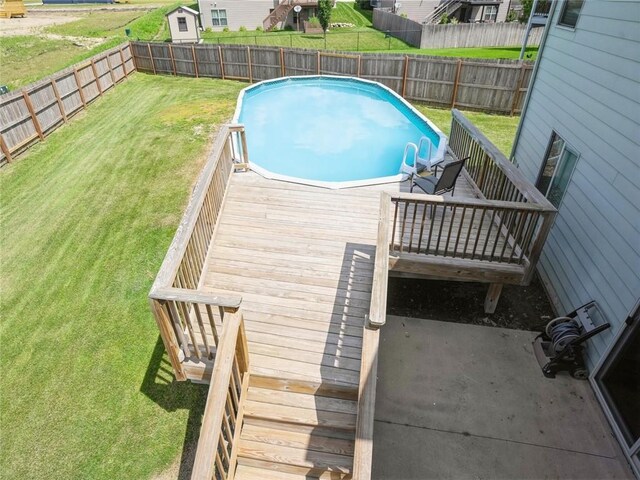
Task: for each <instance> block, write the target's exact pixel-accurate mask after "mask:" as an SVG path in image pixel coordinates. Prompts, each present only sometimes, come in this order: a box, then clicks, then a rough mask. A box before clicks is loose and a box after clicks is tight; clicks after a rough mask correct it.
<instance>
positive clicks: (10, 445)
mask: <svg viewBox="0 0 640 480" xmlns="http://www.w3.org/2000/svg"><path fill="white" fill-rule="evenodd" d="M243 86H245V85H243V84H241V83H235V82H229V81H218V80H202V81H193V80H192V79H187V78H170V77H161V76H157V77H154V76H146V75H143V74H136V75H134V76H133V77H132V78H131V79H130V80H127V81H125V82H124V83H123V84H122V85H120V86H118V87H117V88H116V89H115V90H114V91H112V92H111V93H109V94H108V95H106V96H105V98H104V99H101V100H99V101H97V102H96V103H94V104H93V105H91V106H89V108H88V110H87V112H86V114H80V115H79V116H78V117H76V118H75V119H74V120H73V121H72V122H71V124H70V125H68V126H65V127H63V128H60V129H59V130H57V131H56V132H54V133H53V134H52V135H51V136H49V137H48V138H47V139H46V141H45V142H43V143H41V144H39V145H37V146H35V147H33V148H32V149H31V150H30V151H29V153H28V154H26V155H24V156H23V157H21V158H20V159H19V161H17V162H16V163H15V164H13V165H9V166H8V167H6V168H3V169H2V170H1V171H0V194H1V196H2V200H1V202H0V204H1V207H0V227H1V228H0V244H1V245H2V248H1V249H0V250H1V251H0V264H1V265H2V275H1V277H2V278H1V279H0V282H1V283H0V288H1V292H2V294H1V303H2V305H1V311H2V314H3V315H2V325H1V326H0V332H1V335H2V355H1V357H0V368H1V371H2V375H1V377H0V392H1V393H0V395H1V400H0V407H1V411H2V443H3V445H2V452H1V453H0V471H2V472H3V473H2V476H3V477H4V478H65V479H68V478H82V479H86V478H92V479H96V478H106V479H111V478H127V479H129V478H131V479H133V478H149V477H150V476H152V475H154V474H156V473H158V472H160V471H162V470H164V469H166V468H167V466H168V465H170V464H171V463H172V462H173V461H174V460H175V459H176V457H177V456H178V455H180V453H181V451H182V445H183V441H184V440H185V434H187V435H196V436H197V434H198V429H199V426H198V424H199V423H198V422H199V421H200V419H199V416H200V415H201V413H202V408H204V399H205V396H206V388H203V387H200V386H196V385H191V384H187V383H180V384H177V383H171V380H170V379H171V378H172V377H171V374H170V373H167V368H168V369H169V370H170V367H169V366H168V364H164V365H162V366H161V368H162V369H163V370H161V371H160V372H156V370H157V368H158V365H154V368H152V369H151V370H148V368H149V364H150V362H152V363H158V362H159V361H160V358H161V356H162V345H161V344H158V343H157V341H158V330H157V327H156V325H155V322H154V320H153V317H152V315H151V313H150V311H149V306H148V303H147V299H146V297H147V294H148V292H149V289H150V287H151V283H152V281H153V278H154V277H155V274H156V273H157V271H158V269H159V267H160V264H161V262H162V259H163V257H164V255H165V253H166V249H167V247H168V245H169V243H170V241H171V238H172V237H173V234H174V232H175V229H176V227H177V225H178V222H179V220H180V218H181V215H182V211H183V209H184V206H185V204H186V201H187V198H188V196H189V192H190V189H191V186H192V184H193V182H194V181H195V178H196V176H197V173H198V172H199V170H200V168H201V165H202V163H203V160H204V154H205V149H206V146H207V143H208V140H209V137H210V134H211V132H212V130H213V128H214V126H215V125H219V124H220V123H223V122H224V121H226V120H227V119H228V118H230V117H231V115H232V113H233V109H234V107H235V100H236V97H237V94H238V92H239V90H240V89H241V88H242V87H243ZM133 105H135V108H131V106H133ZM190 410H191V412H190ZM185 432H186V433H185Z"/></svg>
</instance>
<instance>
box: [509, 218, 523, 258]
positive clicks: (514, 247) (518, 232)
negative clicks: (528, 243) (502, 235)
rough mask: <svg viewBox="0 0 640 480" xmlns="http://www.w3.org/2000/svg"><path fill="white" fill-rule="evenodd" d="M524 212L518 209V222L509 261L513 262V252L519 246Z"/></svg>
mask: <svg viewBox="0 0 640 480" xmlns="http://www.w3.org/2000/svg"><path fill="white" fill-rule="evenodd" d="M524 217H525V215H524V212H522V211H518V222H517V227H516V234H515V236H514V237H513V246H512V248H511V255H509V263H512V262H513V254H514V253H515V251H516V247H517V246H518V239H519V238H520V233H521V232H522V228H523V227H524V223H525V222H524Z"/></svg>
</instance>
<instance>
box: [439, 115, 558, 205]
mask: <svg viewBox="0 0 640 480" xmlns="http://www.w3.org/2000/svg"><path fill="white" fill-rule="evenodd" d="M451 113H452V119H451V135H450V140H449V147H450V149H451V150H452V151H453V153H454V154H455V155H456V156H457V157H458V158H465V157H467V156H469V153H470V152H472V151H473V149H474V146H475V147H479V149H480V150H481V151H482V152H483V153H484V154H486V156H487V157H488V158H489V159H490V160H491V162H492V163H493V164H494V165H495V166H496V167H497V168H498V169H499V170H500V171H501V172H502V173H503V174H504V176H505V177H506V178H507V179H508V181H509V182H510V183H511V184H512V185H513V187H515V188H516V189H517V190H518V192H519V193H520V194H521V195H522V197H523V199H524V200H525V201H526V202H530V203H535V204H537V205H540V206H541V207H543V208H544V209H545V210H549V211H555V207H554V206H553V205H552V204H551V202H549V200H547V198H546V197H545V196H544V195H542V193H540V191H539V190H538V189H537V188H536V187H535V186H534V185H533V184H532V183H531V182H529V180H527V178H526V177H525V176H524V175H523V174H522V172H521V171H520V170H518V168H516V166H515V165H513V164H512V163H511V162H510V161H509V160H508V159H507V157H505V156H504V155H503V153H502V152H501V151H500V150H498V148H497V147H496V146H495V145H494V144H493V143H491V141H490V140H489V139H488V138H487V137H486V136H485V135H484V134H483V133H482V132H481V131H480V130H479V129H478V128H477V127H476V126H475V125H474V124H473V123H472V122H471V121H469V119H467V117H465V116H464V115H463V114H462V112H460V111H459V110H457V109H453V110H452V111H451ZM457 127H460V128H462V129H463V130H464V131H466V132H467V134H468V135H469V136H470V139H465V138H461V136H460V133H459V132H458V131H457ZM467 167H468V166H467ZM467 170H469V168H467ZM480 178H481V180H480V181H476V184H478V187H480V188H482V185H481V184H482V183H483V182H484V180H485V178H486V177H484V176H482V175H481V176H480ZM474 180H475V179H474ZM494 180H496V179H494ZM503 188H505V187H503ZM505 191H506V188H505ZM485 196H487V195H485ZM487 197H488V196H487Z"/></svg>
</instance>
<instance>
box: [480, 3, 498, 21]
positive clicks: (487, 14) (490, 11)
mask: <svg viewBox="0 0 640 480" xmlns="http://www.w3.org/2000/svg"><path fill="white" fill-rule="evenodd" d="M497 17H498V7H497V6H496V5H488V6H487V7H485V10H484V18H483V20H484V21H485V22H495V21H496V18H497Z"/></svg>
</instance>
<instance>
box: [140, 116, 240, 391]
mask: <svg viewBox="0 0 640 480" xmlns="http://www.w3.org/2000/svg"><path fill="white" fill-rule="evenodd" d="M235 135H238V136H239V139H238V140H239V141H238V145H237V148H236V147H235V146H234V143H235V138H234V136H235ZM238 148H239V149H240V152H239V153H238V154H236V150H237V149H238ZM246 150H247V149H246V139H245V134H244V127H243V126H242V125H235V124H234V125H224V126H223V127H222V128H221V129H220V131H219V132H218V136H217V138H216V140H215V142H214V145H213V148H212V151H211V154H210V156H209V160H208V161H207V164H206V165H205V167H204V169H203V170H202V173H201V174H200V176H199V177H198V181H197V182H196V185H195V187H194V189H193V193H192V195H191V198H190V200H189V204H188V206H187V208H186V211H185V213H184V216H183V218H182V221H181V222H180V225H179V227H178V229H177V231H176V234H175V236H174V238H173V241H172V242H171V245H170V247H169V249H168V251H167V254H166V256H165V258H164V261H163V262H162V266H161V267H160V270H159V272H158V275H157V276H156V279H155V281H154V283H153V286H152V288H151V291H150V293H149V299H150V301H151V308H152V311H153V314H154V317H155V319H156V323H157V324H158V328H159V330H160V335H161V337H162V341H163V343H164V346H165V349H166V350H167V352H168V355H169V361H170V362H171V366H172V367H173V370H174V372H175V375H176V378H177V379H178V380H186V373H185V371H184V368H183V365H182V361H183V360H185V359H190V357H193V359H194V360H195V361H200V360H202V359H203V358H205V359H209V360H211V359H213V355H214V353H215V350H216V347H217V344H218V335H217V331H216V329H217V326H216V325H217V324H216V317H217V316H219V317H218V318H219V320H220V321H222V319H223V316H224V309H225V308H238V307H239V306H240V303H241V301H242V297H240V296H236V295H232V296H227V297H221V296H216V295H210V294H207V293H204V292H201V291H198V289H199V288H200V287H201V283H202V281H203V277H204V271H205V263H206V259H207V254H208V251H209V248H210V246H211V244H212V242H213V238H214V236H215V232H216V229H217V225H218V218H219V215H220V212H221V211H222V208H223V205H224V202H225V199H226V191H227V188H228V185H229V182H230V180H231V174H232V173H233V171H234V167H235V165H236V164H235V163H234V161H237V160H240V161H242V160H246ZM235 157H240V158H235ZM212 307H215V308H212Z"/></svg>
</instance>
